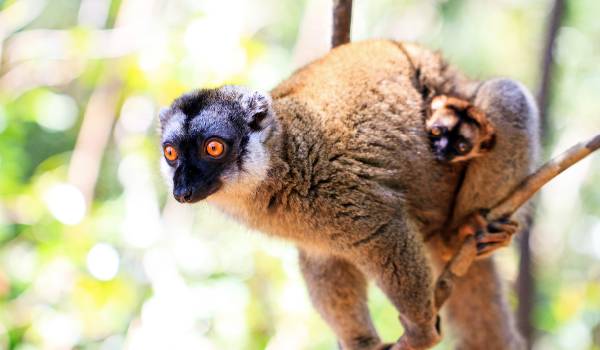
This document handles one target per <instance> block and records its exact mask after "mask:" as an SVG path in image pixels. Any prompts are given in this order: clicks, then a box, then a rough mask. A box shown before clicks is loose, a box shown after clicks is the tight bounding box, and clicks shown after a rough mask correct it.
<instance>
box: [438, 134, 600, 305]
mask: <svg viewBox="0 0 600 350" xmlns="http://www.w3.org/2000/svg"><path fill="white" fill-rule="evenodd" d="M598 148H600V134H597V135H596V136H594V137H592V138H590V139H588V140H587V141H584V142H580V143H578V144H576V145H575V146H573V147H571V148H569V149H568V150H567V151H565V152H564V153H562V154H561V155H559V156H558V157H555V158H554V159H551V160H550V161H548V162H547V163H546V164H544V165H543V166H542V167H541V168H539V169H538V170H537V171H536V172H535V173H533V174H531V175H529V176H528V177H527V178H525V180H523V181H522V182H521V183H520V184H519V185H518V186H517V187H516V188H515V189H514V191H513V192H512V193H511V194H509V195H508V196H507V197H506V198H504V199H503V200H502V201H501V202H500V204H498V205H496V206H495V207H494V208H492V209H491V210H490V212H489V213H488V215H487V218H488V219H489V220H492V221H493V220H499V219H502V218H505V217H507V216H510V215H512V214H513V213H514V212H515V211H517V209H519V207H521V205H523V204H524V203H525V202H526V201H527V200H528V199H529V198H531V197H532V196H533V195H534V194H535V193H536V192H537V191H538V190H539V189H540V188H541V187H542V186H544V185H545V184H546V183H548V182H549V181H550V180H552V179H553V178H555V177H556V176H557V175H558V174H560V173H562V172H563V171H565V170H566V169H568V168H569V167H570V166H572V165H573V164H575V163H577V162H578V161H580V160H582V159H583V158H585V157H586V156H587V155H589V154H590V153H592V152H594V151H596V150H597V149H598ZM456 230H457V228H456V229H453V231H456ZM476 257H477V249H476V242H475V240H474V239H473V237H472V236H468V237H467V238H466V239H465V240H464V241H463V242H462V244H461V246H460V247H459V249H458V251H457V252H456V253H455V254H454V256H453V258H452V259H451V260H450V262H448V264H447V265H446V267H445V268H444V270H443V271H442V273H441V274H440V277H439V278H438V281H437V283H436V290H435V304H436V307H437V308H438V310H439V308H440V307H441V306H442V305H443V304H444V302H445V301H446V300H447V299H448V297H450V294H451V292H452V286H453V285H454V281H455V280H456V278H458V277H461V276H463V275H464V274H465V273H466V272H467V271H468V269H469V266H470V265H471V264H472V263H473V261H474V260H475V258H476Z"/></svg>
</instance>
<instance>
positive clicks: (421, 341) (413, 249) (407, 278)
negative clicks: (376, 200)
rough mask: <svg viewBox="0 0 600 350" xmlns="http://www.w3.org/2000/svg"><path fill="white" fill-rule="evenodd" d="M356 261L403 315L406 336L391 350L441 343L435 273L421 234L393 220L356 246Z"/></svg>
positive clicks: (401, 316) (403, 223)
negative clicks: (425, 250)
mask: <svg viewBox="0 0 600 350" xmlns="http://www.w3.org/2000/svg"><path fill="white" fill-rule="evenodd" d="M353 248H354V249H353V250H352V252H353V253H352V254H353V260H355V261H356V262H357V266H360V267H361V269H363V270H364V271H365V273H366V274H367V275H369V276H370V277H372V278H373V279H374V280H375V282H376V283H377V285H378V286H379V288H381V290H382V291H383V292H384V293H385V294H386V296H387V297H388V298H389V299H390V301H391V302H392V304H393V305H394V306H395V307H396V309H397V310H398V312H399V313H400V322H401V323H402V326H403V327H404V334H403V335H402V337H401V338H400V340H398V342H397V343H396V344H394V345H393V346H391V347H390V348H389V349H392V350H417V349H429V348H430V347H432V346H434V345H435V344H437V343H438V342H439V341H440V340H441V335H440V330H439V320H438V318H437V312H436V310H435V305H434V301H433V277H432V275H433V273H432V269H431V266H430V262H429V260H428V258H427V254H426V253H425V252H424V247H423V239H422V237H421V234H420V232H419V230H417V228H416V227H415V226H413V225H412V224H411V223H410V222H407V221H403V220H401V219H394V220H392V221H390V222H388V223H385V224H382V225H381V226H379V227H378V228H377V229H376V231H375V233H372V234H371V235H369V236H368V238H367V239H363V240H361V241H358V242H357V243H356V244H354V247H353Z"/></svg>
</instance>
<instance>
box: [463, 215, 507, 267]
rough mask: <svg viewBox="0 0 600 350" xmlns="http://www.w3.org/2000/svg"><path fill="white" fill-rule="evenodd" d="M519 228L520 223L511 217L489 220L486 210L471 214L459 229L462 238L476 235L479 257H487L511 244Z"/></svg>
mask: <svg viewBox="0 0 600 350" xmlns="http://www.w3.org/2000/svg"><path fill="white" fill-rule="evenodd" d="M518 230H519V223H517V222H516V221H514V220H511V219H510V218H502V219H500V220H488V219H487V218H486V217H485V211H479V212H476V213H474V214H473V215H471V216H470V217H469V218H468V219H467V220H466V221H465V223H464V224H463V225H462V226H461V227H460V229H459V236H460V237H461V238H463V237H466V236H468V235H474V236H475V241H476V243H477V257H478V258H485V257H488V256H489V255H491V253H492V252H494V251H495V250H497V249H499V248H502V247H506V246H508V245H509V244H510V242H511V240H512V236H513V235H514V234H515V233H517V231H518Z"/></svg>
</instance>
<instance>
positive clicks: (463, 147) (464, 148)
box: [456, 141, 471, 154]
mask: <svg viewBox="0 0 600 350" xmlns="http://www.w3.org/2000/svg"><path fill="white" fill-rule="evenodd" d="M456 148H457V149H458V151H459V152H460V153H463V154H464V153H467V152H469V150H470V149H471V147H470V146H469V144H468V143H467V142H465V141H461V142H459V143H458V145H457V146H456Z"/></svg>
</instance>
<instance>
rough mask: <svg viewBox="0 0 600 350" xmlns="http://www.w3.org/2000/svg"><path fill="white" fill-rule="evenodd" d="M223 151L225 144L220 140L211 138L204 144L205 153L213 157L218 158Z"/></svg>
mask: <svg viewBox="0 0 600 350" xmlns="http://www.w3.org/2000/svg"><path fill="white" fill-rule="evenodd" d="M224 151H225V144H224V143H223V142H221V141H218V140H211V141H208V143H207V144H206V153H207V154H208V155H209V156H211V157H213V158H219V157H220V156H222V155H223V152H224Z"/></svg>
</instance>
